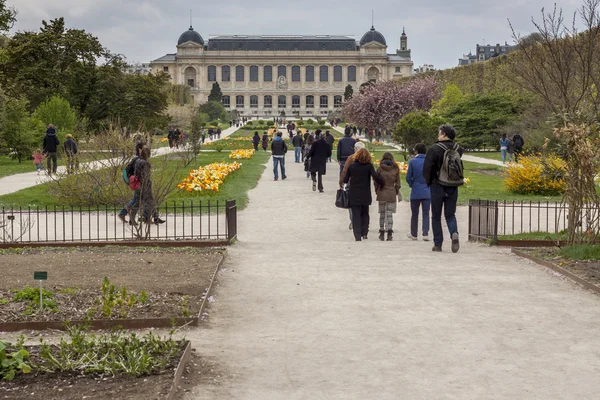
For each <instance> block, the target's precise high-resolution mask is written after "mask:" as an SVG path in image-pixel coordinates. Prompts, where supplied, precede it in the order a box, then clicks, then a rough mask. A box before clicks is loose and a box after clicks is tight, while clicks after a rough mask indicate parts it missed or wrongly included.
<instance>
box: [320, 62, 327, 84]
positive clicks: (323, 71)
mask: <svg viewBox="0 0 600 400" xmlns="http://www.w3.org/2000/svg"><path fill="white" fill-rule="evenodd" d="M319 81H321V82H329V67H328V66H327V65H321V66H320V67H319Z"/></svg>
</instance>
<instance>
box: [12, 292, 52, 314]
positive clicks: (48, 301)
mask: <svg viewBox="0 0 600 400" xmlns="http://www.w3.org/2000/svg"><path fill="white" fill-rule="evenodd" d="M12 292H13V293H15V295H14V296H13V298H12V301H15V302H26V303H28V304H27V308H26V309H25V312H24V314H25V315H32V314H35V312H36V311H37V310H39V307H40V289H38V288H34V287H31V286H25V288H24V289H21V290H19V291H15V290H13V291H12ZM42 297H43V299H42V306H43V308H44V309H46V310H50V311H52V312H56V311H57V306H56V302H55V301H54V300H52V298H53V297H54V293H52V292H51V291H49V290H46V289H43V290H42Z"/></svg>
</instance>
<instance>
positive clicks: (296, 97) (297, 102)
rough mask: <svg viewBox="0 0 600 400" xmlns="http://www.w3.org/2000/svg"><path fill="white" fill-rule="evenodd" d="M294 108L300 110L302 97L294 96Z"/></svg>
mask: <svg viewBox="0 0 600 400" xmlns="http://www.w3.org/2000/svg"><path fill="white" fill-rule="evenodd" d="M292 108H300V96H292Z"/></svg>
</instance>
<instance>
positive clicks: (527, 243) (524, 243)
mask: <svg viewBox="0 0 600 400" xmlns="http://www.w3.org/2000/svg"><path fill="white" fill-rule="evenodd" d="M492 245H495V246H502V247H557V246H558V247H563V246H567V245H568V242H567V241H565V240H558V241H557V240H543V239H540V240H533V239H532V240H518V239H506V240H504V239H498V240H497V241H496V243H492Z"/></svg>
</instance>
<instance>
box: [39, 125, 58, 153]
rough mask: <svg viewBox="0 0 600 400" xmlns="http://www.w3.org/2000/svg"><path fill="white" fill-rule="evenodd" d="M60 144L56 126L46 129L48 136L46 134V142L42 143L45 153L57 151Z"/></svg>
mask: <svg viewBox="0 0 600 400" xmlns="http://www.w3.org/2000/svg"><path fill="white" fill-rule="evenodd" d="M59 144H60V141H59V140H58V137H57V136H56V130H55V129H54V128H48V130H47V131H46V136H44V143H43V145H42V148H43V150H44V153H56V150H57V148H58V145H59Z"/></svg>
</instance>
